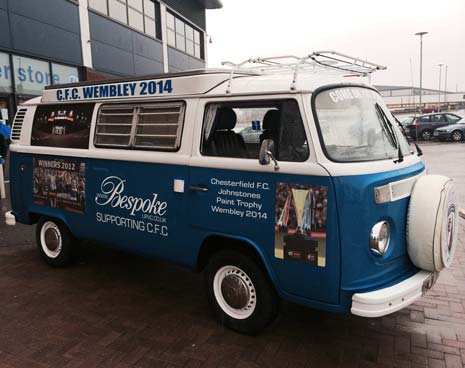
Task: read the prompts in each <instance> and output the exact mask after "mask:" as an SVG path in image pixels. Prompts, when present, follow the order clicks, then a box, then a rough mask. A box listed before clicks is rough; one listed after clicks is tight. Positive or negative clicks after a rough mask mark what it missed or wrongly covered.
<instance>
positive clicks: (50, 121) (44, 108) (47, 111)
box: [31, 103, 95, 149]
mask: <svg viewBox="0 0 465 368" xmlns="http://www.w3.org/2000/svg"><path fill="white" fill-rule="evenodd" d="M94 106H95V105H94V104H89V103H81V104H60V105H41V106H38V107H37V109H36V112H35V115H34V121H33V125H32V134H31V145H32V146H46V147H61V148H80V149H87V148H89V135H90V124H91V121H92V114H93V112H94Z"/></svg>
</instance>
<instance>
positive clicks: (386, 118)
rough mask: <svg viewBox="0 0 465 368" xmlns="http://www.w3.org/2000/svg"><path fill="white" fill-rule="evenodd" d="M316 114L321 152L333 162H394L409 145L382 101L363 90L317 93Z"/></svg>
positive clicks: (371, 92)
mask: <svg viewBox="0 0 465 368" xmlns="http://www.w3.org/2000/svg"><path fill="white" fill-rule="evenodd" d="M315 108H316V114H317V117H318V123H319V125H320V131H321V135H322V138H323V144H324V148H325V149H326V153H327V155H328V157H329V158H330V159H331V160H333V161H342V162H355V161H375V160H385V159H396V158H398V155H399V149H398V144H400V151H401V152H402V154H403V155H409V154H411V151H410V147H409V144H408V142H407V140H406V138H405V137H404V135H403V134H402V133H401V131H400V129H399V127H398V125H397V122H396V121H395V120H394V118H393V116H392V115H391V113H390V112H389V110H388V109H387V108H386V106H385V104H384V101H383V99H382V97H381V96H380V95H379V94H378V93H377V92H375V91H373V90H371V89H368V88H363V87H341V88H334V89H330V90H326V91H323V92H320V93H319V94H318V95H317V96H316V99H315Z"/></svg>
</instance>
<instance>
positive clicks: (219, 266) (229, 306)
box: [205, 250, 279, 335]
mask: <svg viewBox="0 0 465 368" xmlns="http://www.w3.org/2000/svg"><path fill="white" fill-rule="evenodd" d="M205 282H206V287H207V295H208V299H209V302H210V305H211V307H212V309H213V311H214V312H215V314H216V316H217V317H218V319H219V320H220V321H221V323H222V324H223V325H225V326H226V327H229V328H231V329H232V330H235V331H238V332H241V333H244V334H248V335H254V334H257V333H258V332H260V331H261V330H263V329H264V328H265V327H266V326H268V325H269V324H270V323H271V322H272V321H273V320H274V319H275V318H276V316H277V314H278V311H279V297H278V296H277V294H276V291H275V290H274V287H273V285H272V284H271V282H270V280H269V278H268V275H267V274H266V272H265V271H264V270H263V269H262V267H260V265H258V264H257V262H256V261H255V260H254V259H253V258H252V257H249V256H247V255H245V254H243V253H240V252H236V251H227V250H225V251H220V252H218V253H215V254H214V255H213V256H212V257H211V258H210V260H209V262H208V264H207V266H206V269H205Z"/></svg>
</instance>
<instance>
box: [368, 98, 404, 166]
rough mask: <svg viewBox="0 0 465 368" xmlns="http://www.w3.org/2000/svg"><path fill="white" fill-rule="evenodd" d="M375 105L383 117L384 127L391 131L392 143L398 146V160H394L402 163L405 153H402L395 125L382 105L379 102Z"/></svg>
mask: <svg viewBox="0 0 465 368" xmlns="http://www.w3.org/2000/svg"><path fill="white" fill-rule="evenodd" d="M375 107H376V111H377V112H378V115H379V117H380V118H381V121H382V123H383V127H384V129H385V130H386V131H387V132H388V133H389V136H390V138H391V141H392V143H394V144H393V146H394V147H396V148H397V160H394V163H396V164H397V163H401V162H402V161H404V155H403V154H402V149H401V147H400V142H399V139H398V138H397V135H396V133H395V132H394V127H393V126H392V123H391V122H390V121H389V119H388V117H387V116H386V114H385V113H384V111H383V109H382V108H381V106H380V105H379V104H378V103H376V106H375Z"/></svg>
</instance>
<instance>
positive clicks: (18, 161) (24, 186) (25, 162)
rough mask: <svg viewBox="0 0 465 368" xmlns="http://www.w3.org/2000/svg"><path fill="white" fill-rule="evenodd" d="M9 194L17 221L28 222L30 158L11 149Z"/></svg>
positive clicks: (30, 190)
mask: <svg viewBox="0 0 465 368" xmlns="http://www.w3.org/2000/svg"><path fill="white" fill-rule="evenodd" d="M9 157H10V196H11V206H12V210H13V212H14V214H15V216H16V220H17V221H18V222H21V223H24V224H30V223H31V221H32V219H31V218H30V216H29V214H30V212H29V207H30V205H31V200H32V198H30V197H31V194H32V181H31V178H32V158H31V156H30V155H28V154H23V153H16V152H14V151H11V152H10V154H9Z"/></svg>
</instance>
